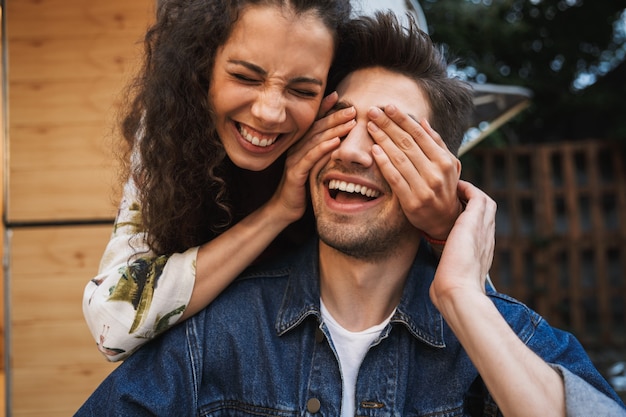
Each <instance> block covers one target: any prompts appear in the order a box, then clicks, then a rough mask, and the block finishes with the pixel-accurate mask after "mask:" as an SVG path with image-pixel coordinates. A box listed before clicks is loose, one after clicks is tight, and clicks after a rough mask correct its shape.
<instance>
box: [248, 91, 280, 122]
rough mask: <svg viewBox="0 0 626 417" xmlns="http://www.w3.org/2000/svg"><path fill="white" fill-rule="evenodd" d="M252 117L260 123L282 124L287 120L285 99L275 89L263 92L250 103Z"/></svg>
mask: <svg viewBox="0 0 626 417" xmlns="http://www.w3.org/2000/svg"><path fill="white" fill-rule="evenodd" d="M251 111H252V115H253V116H254V117H256V118H257V119H259V120H260V121H261V122H262V123H264V124H267V125H271V124H276V123H282V122H284V121H285V119H286V118H287V112H286V108H285V98H284V97H283V94H282V92H281V91H278V90H277V89H274V88H272V89H266V90H263V91H262V92H261V93H259V95H258V96H257V97H256V99H255V100H254V103H252V110H251Z"/></svg>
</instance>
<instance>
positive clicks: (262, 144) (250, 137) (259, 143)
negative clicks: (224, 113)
mask: <svg viewBox="0 0 626 417" xmlns="http://www.w3.org/2000/svg"><path fill="white" fill-rule="evenodd" d="M239 133H240V134H241V136H242V137H243V138H244V139H245V140H247V141H248V142H250V143H251V144H253V145H254V146H260V147H261V148H265V147H266V146H270V145H271V144H273V143H274V142H276V139H278V135H276V136H274V137H271V138H263V139H259V138H258V137H256V136H254V135H252V134H251V133H250V132H248V131H247V130H246V128H245V127H243V126H242V125H239Z"/></svg>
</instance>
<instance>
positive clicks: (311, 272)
mask: <svg viewBox="0 0 626 417" xmlns="http://www.w3.org/2000/svg"><path fill="white" fill-rule="evenodd" d="M318 253H319V252H318V243H317V239H314V240H313V241H312V242H310V243H309V244H307V245H304V246H303V247H302V248H301V250H299V251H298V252H297V253H296V255H295V257H294V259H293V262H292V264H291V268H290V271H289V280H288V284H287V288H286V290H285V293H284V296H283V301H282V306H281V308H280V310H279V313H278V317H277V318H276V323H275V326H276V331H277V332H278V334H279V335H283V334H285V333H287V332H289V331H290V330H292V329H294V328H295V327H297V326H298V325H299V324H300V323H302V322H304V321H305V319H306V318H307V317H309V316H315V317H316V318H317V319H318V321H320V320H321V313H320V284H319V262H318V256H319V255H318ZM436 267H437V258H436V257H435V256H434V254H433V253H432V251H431V249H430V247H429V246H428V244H427V243H426V242H425V241H423V240H422V242H421V244H420V248H419V251H418V253H417V255H416V257H415V260H414V261H413V265H412V267H411V269H410V271H409V276H408V278H407V281H406V283H405V286H404V290H403V294H402V298H401V300H400V304H399V305H398V308H397V309H396V313H395V314H394V315H393V316H392V318H391V323H399V324H402V325H404V326H405V327H406V328H407V330H408V331H409V332H410V333H411V334H412V335H413V336H414V337H415V338H417V339H419V340H421V341H422V342H424V343H426V344H428V345H431V346H433V347H444V346H445V343H444V339H443V317H442V316H441V314H440V313H439V311H438V310H437V309H436V308H435V306H434V305H433V303H432V302H431V301H430V296H429V289H430V284H431V282H432V280H433V278H434V276H435V269H436Z"/></svg>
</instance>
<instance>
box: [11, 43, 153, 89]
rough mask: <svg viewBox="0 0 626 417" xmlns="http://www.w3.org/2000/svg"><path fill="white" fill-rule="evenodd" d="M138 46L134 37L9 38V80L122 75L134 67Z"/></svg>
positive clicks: (71, 78) (66, 78)
mask: <svg viewBox="0 0 626 417" xmlns="http://www.w3.org/2000/svg"><path fill="white" fill-rule="evenodd" d="M133 35H136V34H133ZM51 36H52V35H51ZM141 48H142V47H141V45H140V44H139V39H136V37H135V36H126V37H123V36H116V37H113V36H106V37H105V36H92V37H80V38H74V39H56V38H46V39H26V40H24V39H12V40H11V42H10V44H9V50H10V52H11V61H10V62H9V70H10V71H11V70H12V71H11V81H12V82H18V81H19V82H24V81H32V80H74V79H84V78H93V77H111V76H113V75H123V74H125V73H128V72H131V71H130V69H132V68H134V67H135V66H136V62H135V61H136V59H135V58H136V57H137V56H138V54H139V53H140V52H141Z"/></svg>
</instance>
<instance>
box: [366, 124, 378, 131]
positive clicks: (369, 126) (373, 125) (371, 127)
mask: <svg viewBox="0 0 626 417" xmlns="http://www.w3.org/2000/svg"><path fill="white" fill-rule="evenodd" d="M367 128H368V129H369V130H370V131H371V132H378V131H379V130H380V129H379V128H378V126H376V123H374V122H367Z"/></svg>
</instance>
